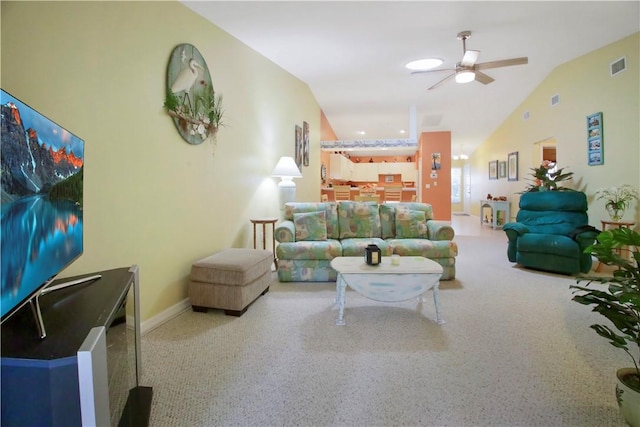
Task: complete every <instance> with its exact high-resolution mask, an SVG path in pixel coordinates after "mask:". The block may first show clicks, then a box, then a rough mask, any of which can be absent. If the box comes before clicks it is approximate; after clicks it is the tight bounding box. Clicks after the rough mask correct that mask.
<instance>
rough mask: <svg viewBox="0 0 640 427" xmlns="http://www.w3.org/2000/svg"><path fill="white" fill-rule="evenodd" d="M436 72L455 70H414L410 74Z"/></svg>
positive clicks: (453, 69)
mask: <svg viewBox="0 0 640 427" xmlns="http://www.w3.org/2000/svg"><path fill="white" fill-rule="evenodd" d="M438 71H455V68H440V69H438V70H415V71H412V72H411V74H426V73H437V72H438Z"/></svg>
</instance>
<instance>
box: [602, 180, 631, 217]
mask: <svg viewBox="0 0 640 427" xmlns="http://www.w3.org/2000/svg"><path fill="white" fill-rule="evenodd" d="M638 197H639V196H638V191H637V190H636V189H635V188H634V187H632V186H630V185H629V184H623V185H621V186H619V187H608V188H600V189H598V190H597V191H596V199H598V200H605V202H606V203H605V205H604V206H605V208H606V209H607V212H608V213H609V216H610V217H611V219H612V220H613V221H620V220H621V219H622V217H623V216H624V211H625V210H626V209H627V208H628V207H629V205H630V204H631V202H632V201H633V200H638Z"/></svg>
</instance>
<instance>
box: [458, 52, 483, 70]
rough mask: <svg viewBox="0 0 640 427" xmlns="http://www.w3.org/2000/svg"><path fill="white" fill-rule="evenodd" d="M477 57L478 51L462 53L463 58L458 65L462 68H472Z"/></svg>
mask: <svg viewBox="0 0 640 427" xmlns="http://www.w3.org/2000/svg"><path fill="white" fill-rule="evenodd" d="M479 56H480V51H479V50H467V51H465V52H464V56H463V57H462V61H460V65H461V66H463V67H473V64H475V63H476V61H477V60H478V57H479Z"/></svg>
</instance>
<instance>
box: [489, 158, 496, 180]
mask: <svg viewBox="0 0 640 427" xmlns="http://www.w3.org/2000/svg"><path fill="white" fill-rule="evenodd" d="M489 179H498V161H497V160H492V161H490V162H489Z"/></svg>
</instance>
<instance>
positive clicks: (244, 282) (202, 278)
mask: <svg viewBox="0 0 640 427" xmlns="http://www.w3.org/2000/svg"><path fill="white" fill-rule="evenodd" d="M272 263H273V252H271V251H267V250H260V249H238V248H232V249H224V250H222V251H220V252H217V253H215V254H213V255H211V256H209V257H207V258H204V259H201V260H200V261H197V262H195V263H194V264H193V265H192V266H191V279H190V281H189V300H190V302H191V307H192V308H193V311H203V312H206V311H207V310H208V309H209V308H217V309H222V310H224V312H225V314H227V315H231V316H241V315H242V314H243V313H244V312H245V311H246V310H247V308H248V307H249V305H250V304H251V303H252V302H253V301H255V300H256V299H257V298H258V297H259V296H260V295H264V294H266V293H267V291H268V290H269V284H270V283H271V264H272Z"/></svg>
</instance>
